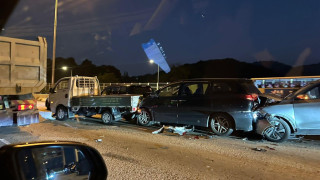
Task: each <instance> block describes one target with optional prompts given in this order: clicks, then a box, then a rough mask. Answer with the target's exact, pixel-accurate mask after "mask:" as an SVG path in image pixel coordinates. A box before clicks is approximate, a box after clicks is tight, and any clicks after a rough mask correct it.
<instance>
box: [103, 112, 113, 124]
mask: <svg viewBox="0 0 320 180" xmlns="http://www.w3.org/2000/svg"><path fill="white" fill-rule="evenodd" d="M101 119H102V122H103V123H105V124H111V123H112V114H111V113H110V112H108V111H104V112H103V113H102V114H101Z"/></svg>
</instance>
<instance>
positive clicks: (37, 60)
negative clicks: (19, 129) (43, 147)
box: [0, 36, 47, 126]
mask: <svg viewBox="0 0 320 180" xmlns="http://www.w3.org/2000/svg"><path fill="white" fill-rule="evenodd" d="M46 69H47V42H46V39H45V38H44V37H38V40H37V41H30V40H24V39H16V38H9V37H2V36H0V72H1V73H0V126H11V125H13V124H17V125H28V124H31V123H36V122H39V112H38V110H37V108H36V107H37V102H36V100H35V99H34V97H33V95H32V93H36V92H40V91H41V90H42V89H43V88H44V87H45V86H46V78H47V77H46V73H47V72H46Z"/></svg>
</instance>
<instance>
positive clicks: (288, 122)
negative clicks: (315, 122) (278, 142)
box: [272, 115, 295, 134]
mask: <svg viewBox="0 0 320 180" xmlns="http://www.w3.org/2000/svg"><path fill="white" fill-rule="evenodd" d="M272 117H276V118H279V119H282V120H284V121H285V122H286V123H287V124H288V126H289V127H290V131H291V134H292V133H294V132H295V128H294V126H293V124H292V123H291V120H290V118H288V117H287V116H284V115H272Z"/></svg>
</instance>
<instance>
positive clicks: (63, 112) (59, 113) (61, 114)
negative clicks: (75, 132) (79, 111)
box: [56, 106, 68, 121]
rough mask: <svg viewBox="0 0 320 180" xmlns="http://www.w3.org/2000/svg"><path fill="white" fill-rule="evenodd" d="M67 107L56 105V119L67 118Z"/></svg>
mask: <svg viewBox="0 0 320 180" xmlns="http://www.w3.org/2000/svg"><path fill="white" fill-rule="evenodd" d="M67 114H68V112H67V109H66V108H65V107H63V106H58V107H57V110H56V119H57V120H60V121H61V120H66V119H67Z"/></svg>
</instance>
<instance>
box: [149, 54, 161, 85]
mask: <svg viewBox="0 0 320 180" xmlns="http://www.w3.org/2000/svg"><path fill="white" fill-rule="evenodd" d="M149 62H150V64H153V63H154V60H153V59H150V60H149ZM158 89H159V64H158V78H157V90H158Z"/></svg>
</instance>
